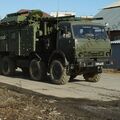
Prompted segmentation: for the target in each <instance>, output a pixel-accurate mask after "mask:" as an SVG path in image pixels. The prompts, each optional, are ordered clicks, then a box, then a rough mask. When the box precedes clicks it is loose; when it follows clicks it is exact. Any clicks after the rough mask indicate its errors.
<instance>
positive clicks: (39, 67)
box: [29, 59, 47, 81]
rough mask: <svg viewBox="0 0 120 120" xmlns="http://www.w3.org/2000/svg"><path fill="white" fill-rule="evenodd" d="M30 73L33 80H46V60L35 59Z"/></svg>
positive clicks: (31, 64)
mask: <svg viewBox="0 0 120 120" xmlns="http://www.w3.org/2000/svg"><path fill="white" fill-rule="evenodd" d="M29 73H30V76H31V78H32V79H33V80H36V81H39V80H40V81H42V80H44V79H45V77H46V74H47V72H46V66H45V64H44V62H42V61H39V60H36V59H33V60H32V61H31V63H30V67H29Z"/></svg>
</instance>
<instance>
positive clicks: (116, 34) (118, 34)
mask: <svg viewBox="0 0 120 120" xmlns="http://www.w3.org/2000/svg"><path fill="white" fill-rule="evenodd" d="M110 40H111V41H113V40H120V31H111V32H110Z"/></svg>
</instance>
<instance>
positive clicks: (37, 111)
mask: <svg viewBox="0 0 120 120" xmlns="http://www.w3.org/2000/svg"><path fill="white" fill-rule="evenodd" d="M119 119H120V100H114V101H96V100H88V99H68V98H58V97H51V96H45V95H42V94H38V93H35V92H32V91H29V90H24V89H21V88H17V87H13V86H10V85H7V84H0V120H119Z"/></svg>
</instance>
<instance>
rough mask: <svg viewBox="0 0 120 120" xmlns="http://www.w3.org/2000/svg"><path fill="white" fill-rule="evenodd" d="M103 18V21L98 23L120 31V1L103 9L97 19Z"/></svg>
mask: <svg viewBox="0 0 120 120" xmlns="http://www.w3.org/2000/svg"><path fill="white" fill-rule="evenodd" d="M99 17H103V20H100V21H98V22H100V23H102V24H104V25H105V24H108V25H109V28H110V29H111V31H112V30H120V0H119V1H117V2H115V3H113V4H111V5H109V6H107V7H105V8H103V9H102V10H101V11H100V12H99V13H98V14H97V15H95V18H99Z"/></svg>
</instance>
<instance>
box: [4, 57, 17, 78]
mask: <svg viewBox="0 0 120 120" xmlns="http://www.w3.org/2000/svg"><path fill="white" fill-rule="evenodd" d="M2 73H3V75H6V76H8V75H14V73H15V64H14V61H13V60H12V59H11V58H9V57H4V58H3V60H2Z"/></svg>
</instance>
